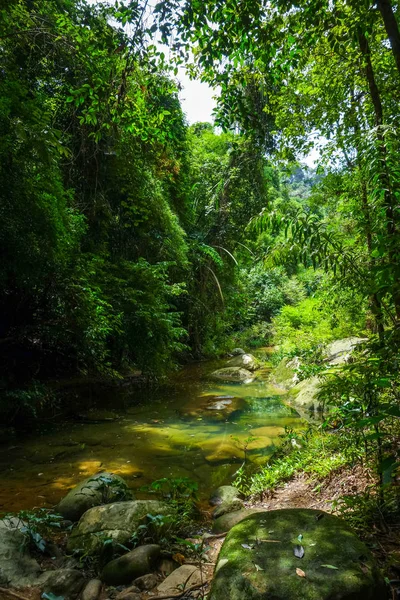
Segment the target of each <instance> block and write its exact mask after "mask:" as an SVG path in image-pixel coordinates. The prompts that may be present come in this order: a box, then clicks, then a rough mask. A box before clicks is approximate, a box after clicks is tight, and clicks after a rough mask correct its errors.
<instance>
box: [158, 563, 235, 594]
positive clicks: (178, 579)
mask: <svg viewBox="0 0 400 600" xmlns="http://www.w3.org/2000/svg"><path fill="white" fill-rule="evenodd" d="M202 581H203V579H202V574H201V572H200V569H199V568H198V567H195V566H194V565H182V566H181V567H179V569H176V570H175V571H174V572H173V573H171V575H169V576H168V577H167V579H164V581H163V582H162V583H160V585H159V586H158V587H157V591H158V592H160V594H162V595H165V596H167V595H168V594H171V595H175V594H177V593H179V592H182V591H183V590H184V589H186V588H189V587H191V586H192V585H196V584H198V583H201V582H202ZM225 600H226V596H225Z"/></svg>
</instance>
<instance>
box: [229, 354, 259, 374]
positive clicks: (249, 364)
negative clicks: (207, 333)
mask: <svg viewBox="0 0 400 600" xmlns="http://www.w3.org/2000/svg"><path fill="white" fill-rule="evenodd" d="M258 366H259V363H258V360H257V359H256V357H255V356H253V355H252V354H240V355H239V356H235V357H234V358H232V359H231V360H230V361H229V362H228V367H240V368H242V369H247V370H248V371H255V370H256V369H257V368H258Z"/></svg>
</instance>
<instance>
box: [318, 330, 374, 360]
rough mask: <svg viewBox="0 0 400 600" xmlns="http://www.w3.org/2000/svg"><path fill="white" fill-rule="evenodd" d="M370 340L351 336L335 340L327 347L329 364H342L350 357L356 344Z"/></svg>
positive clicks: (326, 352)
mask: <svg viewBox="0 0 400 600" xmlns="http://www.w3.org/2000/svg"><path fill="white" fill-rule="evenodd" d="M366 341H368V340H367V338H360V337H349V338H344V339H343V340H335V341H334V342H332V343H331V344H329V345H328V346H327V348H326V351H325V354H326V361H327V362H328V363H329V365H341V364H343V363H346V362H348V359H349V357H350V355H351V353H352V351H353V350H354V348H355V347H356V346H358V345H359V344H361V343H362V342H366Z"/></svg>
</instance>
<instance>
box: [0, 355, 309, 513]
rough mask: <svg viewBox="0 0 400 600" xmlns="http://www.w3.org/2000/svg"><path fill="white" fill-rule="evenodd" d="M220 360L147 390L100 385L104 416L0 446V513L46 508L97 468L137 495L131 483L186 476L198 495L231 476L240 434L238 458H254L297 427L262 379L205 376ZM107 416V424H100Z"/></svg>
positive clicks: (239, 461) (237, 460) (278, 394)
mask: <svg viewBox="0 0 400 600" xmlns="http://www.w3.org/2000/svg"><path fill="white" fill-rule="evenodd" d="M220 366H221V364H220V363H219V364H215V363H214V364H212V363H204V364H197V365H191V366H189V367H186V368H185V369H183V370H182V371H181V372H180V373H179V374H178V375H177V376H176V377H175V378H174V380H173V381H172V382H171V383H170V384H169V385H168V387H165V388H163V389H159V390H157V391H149V390H146V391H140V392H138V391H137V390H135V391H132V390H130V391H127V390H117V391H116V390H112V391H110V390H107V391H105V392H104V391H103V393H102V395H101V396H100V395H99V397H98V398H97V399H96V404H97V406H99V405H100V407H101V405H103V406H105V405H107V407H108V409H109V410H110V411H111V410H112V411H113V413H112V414H111V415H109V414H108V413H104V412H103V413H102V412H101V410H100V411H99V412H98V413H96V412H95V411H94V410H93V411H92V412H89V419H94V420H95V421H94V422H85V421H84V422H67V423H62V424H58V425H53V426H52V427H51V429H48V430H47V431H41V432H40V433H37V432H36V433H35V434H32V435H31V436H27V437H24V438H22V439H21V438H20V439H17V440H16V441H15V442H13V443H10V444H7V445H5V446H2V447H1V451H0V477H1V486H0V511H2V512H3V511H16V510H20V509H28V508H32V507H38V506H52V505H54V504H55V503H57V502H58V501H59V500H60V498H61V497H62V496H63V495H65V493H66V491H67V490H68V489H69V488H71V487H73V485H75V484H76V483H77V482H78V481H80V480H82V479H83V478H85V477H88V476H90V475H93V474H95V473H97V472H98V471H102V470H106V471H113V472H115V473H118V474H120V475H122V476H123V477H124V478H125V479H126V480H127V482H128V484H129V486H130V487H131V488H132V489H134V490H136V492H137V496H138V497H141V495H143V492H142V493H141V492H140V490H139V488H140V487H142V486H144V485H146V484H148V483H150V482H152V481H154V480H156V479H159V478H162V477H189V478H191V479H193V480H195V481H197V482H198V484H199V491H200V497H202V498H205V497H206V496H207V495H208V494H209V492H210V490H211V489H212V488H214V487H216V486H218V485H221V484H226V483H229V482H230V481H231V480H232V475H233V474H234V473H235V472H236V471H237V469H238V468H239V467H240V465H241V464H242V463H243V460H244V452H243V445H244V443H245V440H246V439H247V438H248V437H249V436H253V437H256V438H257V439H256V440H254V441H252V442H251V443H250V444H249V445H248V450H247V460H248V461H251V462H253V463H255V464H262V463H264V462H265V461H266V460H267V459H268V456H269V455H270V454H271V453H272V452H273V449H274V448H275V447H276V445H278V444H279V435H280V434H282V432H283V430H284V427H285V426H290V427H296V426H298V425H299V424H300V419H299V416H298V414H297V413H296V412H294V411H293V410H292V409H291V408H289V407H287V406H285V405H284V403H283V402H282V397H281V394H282V392H280V390H278V389H276V388H274V387H272V386H271V385H270V384H268V383H267V382H266V381H260V380H256V381H254V382H253V383H249V384H242V385H237V384H224V383H216V382H212V381H210V380H209V379H208V378H207V374H208V373H210V372H211V371H212V370H214V369H215V368H217V367H220ZM92 401H93V400H92ZM87 417H88V414H86V415H85V416H84V418H85V419H86V420H87ZM109 417H112V418H114V419H115V420H112V421H102V420H101V419H104V418H109ZM96 419H97V420H96ZM235 438H236V439H235ZM144 495H145V494H144Z"/></svg>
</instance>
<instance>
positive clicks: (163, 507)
mask: <svg viewBox="0 0 400 600" xmlns="http://www.w3.org/2000/svg"><path fill="white" fill-rule="evenodd" d="M170 513H171V507H170V506H168V504H166V503H165V502H159V501H158V500H132V501H130V502H118V503H115V504H106V505H105V506H95V507H94V508H90V509H89V510H87V511H86V512H85V513H84V514H83V515H82V517H81V518H80V520H79V523H78V524H77V526H76V527H75V529H73V530H72V532H71V535H70V537H69V539H68V543H67V549H68V551H69V552H80V553H87V554H89V555H92V554H98V553H100V552H101V551H102V548H103V543H104V541H105V540H106V539H112V540H113V541H114V542H116V543H119V544H126V543H127V542H128V541H129V539H130V538H131V536H132V535H133V534H134V533H135V531H136V530H137V528H138V527H139V525H143V524H144V523H145V522H146V521H145V517H146V515H148V514H151V515H169V514H170Z"/></svg>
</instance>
